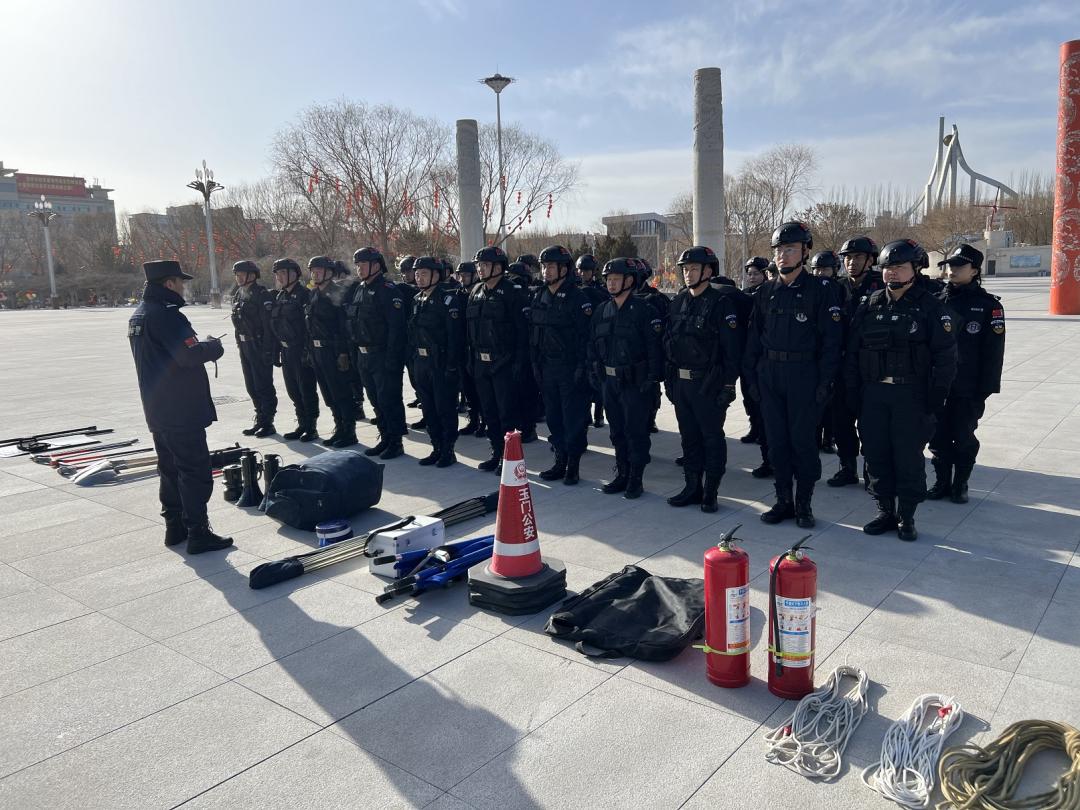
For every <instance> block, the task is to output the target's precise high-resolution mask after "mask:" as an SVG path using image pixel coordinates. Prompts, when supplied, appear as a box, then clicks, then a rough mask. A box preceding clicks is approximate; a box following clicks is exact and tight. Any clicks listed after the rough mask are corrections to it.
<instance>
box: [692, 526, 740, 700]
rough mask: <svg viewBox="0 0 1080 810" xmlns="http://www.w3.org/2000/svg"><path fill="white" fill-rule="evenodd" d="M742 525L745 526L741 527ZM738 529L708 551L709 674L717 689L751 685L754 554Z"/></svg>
mask: <svg viewBox="0 0 1080 810" xmlns="http://www.w3.org/2000/svg"><path fill="white" fill-rule="evenodd" d="M740 525H742V524H740ZM738 528H739V526H736V527H735V528H734V529H732V530H731V531H729V532H727V533H726V534H724V536H723V537H721V538H720V542H719V543H718V544H717V545H716V546H714V547H713V548H710V549H709V550H708V551H706V552H705V643H704V644H703V645H699V646H700V648H701V649H703V650H704V651H705V653H706V655H707V658H706V659H705V661H706V663H705V673H706V675H708V678H709V680H710V681H712V682H713V683H715V684H716V685H717V686H726V687H729V688H731V687H737V686H746V684H748V683H750V555H749V554H747V553H746V552H745V551H743V550H742V549H741V548H739V547H738V546H734V545H732V542H731V541H732V539H733V538H734V536H735V532H736V530H737V529H738Z"/></svg>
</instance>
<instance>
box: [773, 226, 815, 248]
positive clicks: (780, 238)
mask: <svg viewBox="0 0 1080 810" xmlns="http://www.w3.org/2000/svg"><path fill="white" fill-rule="evenodd" d="M792 242H801V243H802V244H804V245H806V246H807V247H808V248H812V247H813V246H814V237H813V236H811V235H810V228H809V227H807V226H806V224H805V223H803V222H785V223H783V224H782V225H781V226H780V227H779V228H777V229H776V230H775V231H773V234H772V240H771V241H770V242H769V246H770V247H778V246H779V245H786V244H789V243H792Z"/></svg>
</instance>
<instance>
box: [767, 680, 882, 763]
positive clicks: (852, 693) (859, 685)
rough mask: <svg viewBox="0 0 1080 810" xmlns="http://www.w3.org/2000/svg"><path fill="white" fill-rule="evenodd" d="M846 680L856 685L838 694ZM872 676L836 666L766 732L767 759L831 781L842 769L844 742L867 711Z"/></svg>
mask: <svg viewBox="0 0 1080 810" xmlns="http://www.w3.org/2000/svg"><path fill="white" fill-rule="evenodd" d="M845 678H848V679H853V680H854V681H855V684H854V685H852V686H849V688H848V689H847V690H846V691H844V692H841V690H840V686H841V683H842V682H843V680H844V679H845ZM869 686H870V679H869V678H867V677H866V673H865V672H864V671H863V670H861V669H859V668H858V667H849V666H840V667H837V668H836V669H834V670H833V672H832V674H831V675H830V676H829V680H827V681H826V682H825V684H824V685H823V686H820V687H818V688H817V689H815V690H814V691H813V692H811V693H810V694H809V695H807V696H806V697H804V698H803V699H802V700H800V701H799V702H798V704H797V705H796V706H795V711H794V712H792V713H791V715H790V716H789V717H788V719H787V720H785V721H784V722H783V724H782V725H780V727H779V728H776V729H773V730H772V731H771V732H769V733H768V734H766V735H765V739H766V740H768V741H769V743H770V746H769V750H768V751H767V752H766V753H765V759H766V760H768V761H769V762H772V763H773V764H775V765H783V766H784V767H785V768H787V769H788V770H792V771H794V772H795V773H797V774H799V775H801V776H805V777H807V778H809V779H822V780H824V781H826V782H827V781H829V780H830V779H834V778H836V776H838V775H839V773H840V765H841V758H842V757H843V755H844V749H845V748H847V744H848V740H850V739H851V735H852V733H853V732H854V731H855V729H856V728H858V726H859V723H860V722H861V721H862V719H863V715H865V714H866V710H867V704H866V691H867V689H868V688H869Z"/></svg>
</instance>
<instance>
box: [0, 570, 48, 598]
mask: <svg viewBox="0 0 1080 810" xmlns="http://www.w3.org/2000/svg"><path fill="white" fill-rule="evenodd" d="M40 584H41V583H40V582H39V581H38V580H36V579H34V578H33V577H28V576H26V574H24V573H22V572H21V571H17V570H15V569H14V568H12V567H11V566H10V565H4V564H3V563H0V599H3V598H4V597H5V596H14V595H15V594H17V593H22V592H23V591H29V590H33V589H34V588H36V587H37V586H39V585H40Z"/></svg>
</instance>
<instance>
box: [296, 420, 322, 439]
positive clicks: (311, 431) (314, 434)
mask: <svg viewBox="0 0 1080 810" xmlns="http://www.w3.org/2000/svg"><path fill="white" fill-rule="evenodd" d="M318 440H319V427H318V425H316V424H315V422H314V421H311V422H309V423H307V424H305V425H304V426H303V432H302V433H301V434H300V441H302V442H314V441H318Z"/></svg>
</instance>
